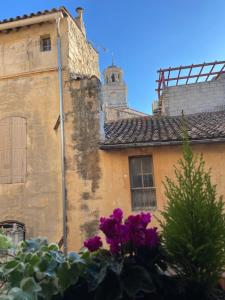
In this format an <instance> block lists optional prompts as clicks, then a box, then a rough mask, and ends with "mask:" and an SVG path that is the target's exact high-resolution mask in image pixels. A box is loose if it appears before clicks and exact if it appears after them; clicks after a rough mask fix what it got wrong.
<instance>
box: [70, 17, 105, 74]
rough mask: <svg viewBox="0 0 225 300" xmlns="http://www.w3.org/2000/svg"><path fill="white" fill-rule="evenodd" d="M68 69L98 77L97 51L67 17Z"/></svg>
mask: <svg viewBox="0 0 225 300" xmlns="http://www.w3.org/2000/svg"><path fill="white" fill-rule="evenodd" d="M67 21H68V39H69V49H68V69H69V72H70V73H73V74H76V75H80V76H81V77H83V76H93V75H95V76H96V77H98V78H100V72H99V62H98V53H97V52H96V50H95V49H94V48H93V46H92V45H91V44H90V43H89V42H88V41H87V40H86V38H85V36H84V35H83V33H82V32H81V31H80V29H79V28H78V26H77V25H76V23H75V22H74V20H72V19H71V18H68V20H67Z"/></svg>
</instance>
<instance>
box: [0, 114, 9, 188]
mask: <svg viewBox="0 0 225 300" xmlns="http://www.w3.org/2000/svg"><path fill="white" fill-rule="evenodd" d="M11 125H12V119H11V118H6V119H3V120H1V121H0V183H12V176H11V170H12V153H11V149H12V126H11Z"/></svg>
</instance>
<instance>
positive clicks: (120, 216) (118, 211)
mask: <svg viewBox="0 0 225 300" xmlns="http://www.w3.org/2000/svg"><path fill="white" fill-rule="evenodd" d="M110 218H114V219H115V220H116V221H117V222H119V223H121V222H122V219H123V211H122V209H120V208H116V209H114V211H113V213H112V215H110Z"/></svg>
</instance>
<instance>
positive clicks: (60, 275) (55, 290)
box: [0, 239, 83, 300]
mask: <svg viewBox="0 0 225 300" xmlns="http://www.w3.org/2000/svg"><path fill="white" fill-rule="evenodd" d="M82 263H83V261H82V259H81V258H80V256H79V255H77V254H76V253H70V254H69V255H68V256H67V257H65V256H64V255H63V254H62V253H61V252H60V251H59V249H58V246H57V245H55V244H50V245H48V243H47V240H44V239H33V240H28V241H25V242H23V243H22V244H21V245H20V246H19V248H18V250H17V253H16V255H15V257H14V258H13V259H12V260H10V261H9V262H7V263H4V264H2V265H1V267H0V274H1V280H2V282H3V284H2V288H1V293H2V295H1V297H0V299H9V300H11V299H13V300H22V299H23V300H37V299H44V300H48V299H51V298H52V297H53V296H54V295H58V294H60V293H61V294H62V293H63V292H64V290H65V289H67V288H68V287H69V286H70V285H73V284H75V283H76V282H77V281H78V278H79V272H80V269H81V266H82Z"/></svg>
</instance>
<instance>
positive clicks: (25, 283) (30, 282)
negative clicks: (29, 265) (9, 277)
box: [20, 277, 41, 293]
mask: <svg viewBox="0 0 225 300" xmlns="http://www.w3.org/2000/svg"><path fill="white" fill-rule="evenodd" d="M20 288H21V289H22V290H23V291H26V292H31V293H34V292H39V291H41V286H40V285H39V284H37V283H36V281H35V280H34V278H33V277H28V278H24V279H23V280H22V281H21V283H20Z"/></svg>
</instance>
